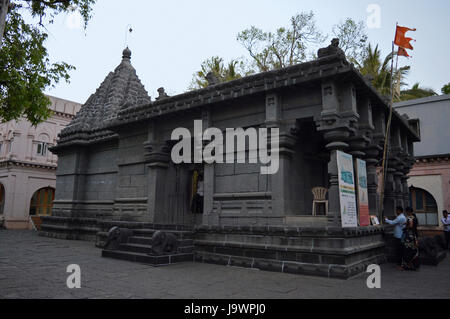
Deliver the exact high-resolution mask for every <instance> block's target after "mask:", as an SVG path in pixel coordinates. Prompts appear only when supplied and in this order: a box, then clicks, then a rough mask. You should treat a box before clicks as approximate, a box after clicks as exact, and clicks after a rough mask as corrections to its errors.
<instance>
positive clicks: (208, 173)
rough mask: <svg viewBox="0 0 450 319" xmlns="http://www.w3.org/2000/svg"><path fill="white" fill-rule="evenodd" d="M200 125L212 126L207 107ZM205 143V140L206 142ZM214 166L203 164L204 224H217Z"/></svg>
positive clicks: (204, 127)
mask: <svg viewBox="0 0 450 319" xmlns="http://www.w3.org/2000/svg"><path fill="white" fill-rule="evenodd" d="M202 125H203V129H204V130H206V129H208V128H209V127H212V125H213V123H212V120H211V111H210V110H209V109H204V110H202ZM206 143H207V142H206ZM214 175H215V166H214V164H208V163H204V165H203V188H204V194H203V224H204V225H218V224H219V216H214V215H213V214H212V213H213V205H214V192H215V190H214V178H215V176H214Z"/></svg>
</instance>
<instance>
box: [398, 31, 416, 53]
mask: <svg viewBox="0 0 450 319" xmlns="http://www.w3.org/2000/svg"><path fill="white" fill-rule="evenodd" d="M408 31H416V29H410V28H406V27H401V26H397V32H396V33H395V41H394V43H395V44H396V45H398V46H399V47H402V48H405V49H410V50H414V48H413V46H412V45H411V43H410V42H411V41H412V40H413V39H412V38H407V37H406V32H408Z"/></svg>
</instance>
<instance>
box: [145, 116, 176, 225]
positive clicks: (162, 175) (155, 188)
mask: <svg viewBox="0 0 450 319" xmlns="http://www.w3.org/2000/svg"><path fill="white" fill-rule="evenodd" d="M144 149H145V160H146V162H147V167H148V213H149V216H150V218H149V220H150V221H151V222H153V223H163V222H164V220H165V217H166V216H165V214H167V212H166V211H165V203H166V194H165V184H166V182H167V180H166V174H167V168H168V167H169V163H170V147H169V145H168V144H167V143H166V142H165V141H163V140H161V137H160V136H159V134H158V130H157V127H156V125H155V124H154V123H153V122H152V123H150V124H149V128H148V141H147V142H146V143H145V144H144Z"/></svg>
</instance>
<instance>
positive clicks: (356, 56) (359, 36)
mask: <svg viewBox="0 0 450 319" xmlns="http://www.w3.org/2000/svg"><path fill="white" fill-rule="evenodd" d="M332 32H333V35H334V37H336V38H338V39H339V46H340V48H341V49H342V50H343V51H344V53H345V55H346V57H347V59H348V60H349V61H351V62H355V61H358V62H361V61H363V60H364V59H365V58H366V55H367V50H366V48H367V39H368V36H367V34H366V27H365V24H364V22H363V21H359V22H355V21H354V20H353V19H351V18H347V19H345V21H343V22H341V23H339V24H336V25H335V26H334V27H333V31H332Z"/></svg>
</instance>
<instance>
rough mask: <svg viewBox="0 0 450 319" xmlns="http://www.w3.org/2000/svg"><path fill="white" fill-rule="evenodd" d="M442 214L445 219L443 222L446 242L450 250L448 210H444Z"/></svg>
mask: <svg viewBox="0 0 450 319" xmlns="http://www.w3.org/2000/svg"><path fill="white" fill-rule="evenodd" d="M442 213H443V215H444V217H443V218H442V219H441V221H442V224H443V225H444V234H445V241H446V243H447V249H448V250H450V216H448V212H447V211H446V210H444V211H443V212H442Z"/></svg>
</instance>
